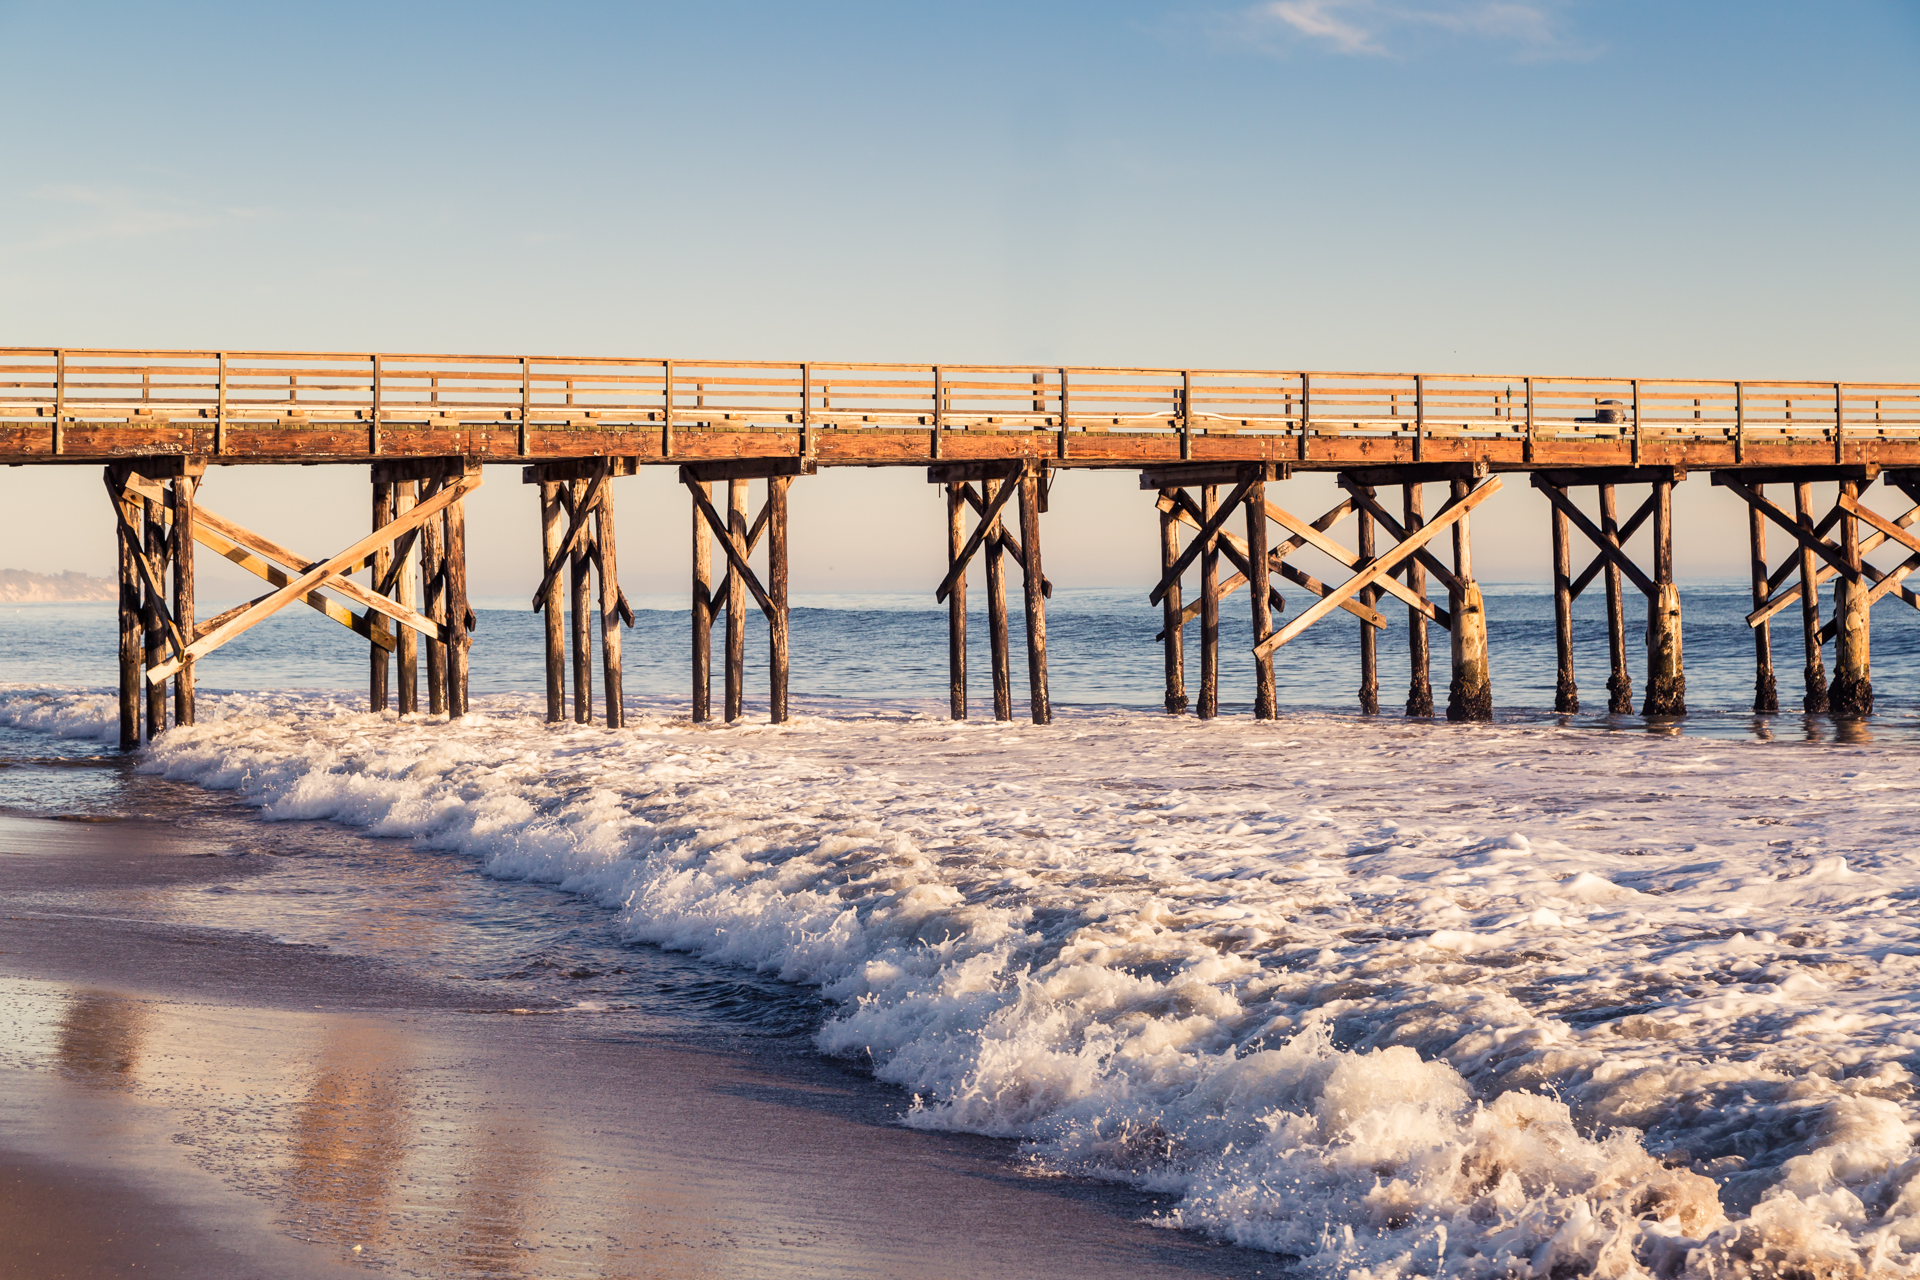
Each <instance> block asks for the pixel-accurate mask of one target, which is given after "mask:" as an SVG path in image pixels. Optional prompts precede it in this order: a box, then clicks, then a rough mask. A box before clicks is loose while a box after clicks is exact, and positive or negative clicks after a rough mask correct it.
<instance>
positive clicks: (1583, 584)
mask: <svg viewBox="0 0 1920 1280" xmlns="http://www.w3.org/2000/svg"><path fill="white" fill-rule="evenodd" d="M1659 506H1660V495H1659V494H1658V493H1650V494H1648V495H1647V500H1646V501H1645V502H1643V503H1641V504H1640V509H1639V510H1638V511H1636V512H1634V513H1633V515H1632V516H1631V517H1629V518H1628V520H1627V522H1626V523H1625V524H1623V525H1621V526H1620V545H1621V546H1622V547H1624V546H1626V545H1627V543H1628V542H1630V541H1632V539H1633V535H1634V534H1636V533H1638V532H1640V526H1641V525H1643V524H1645V523H1646V522H1647V520H1648V519H1649V518H1650V517H1651V516H1652V515H1653V513H1654V511H1655V510H1656V509H1657V508H1658V507H1659ZM1606 567H1607V553H1606V552H1604V551H1602V552H1601V553H1600V554H1599V555H1597V556H1595V557H1594V558H1593V561H1592V563H1590V564H1589V565H1587V567H1586V568H1584V569H1582V570H1581V571H1580V576H1579V577H1577V578H1575V579H1574V580H1573V583H1572V585H1571V586H1569V587H1568V588H1567V598H1568V599H1569V600H1578V599H1579V598H1580V593H1581V592H1582V591H1585V590H1586V589H1587V588H1588V587H1590V586H1592V585H1593V580H1594V579H1595V578H1597V577H1599V576H1600V571H1601V570H1602V569H1604V568H1606Z"/></svg>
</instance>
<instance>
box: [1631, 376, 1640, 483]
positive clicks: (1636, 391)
mask: <svg viewBox="0 0 1920 1280" xmlns="http://www.w3.org/2000/svg"><path fill="white" fill-rule="evenodd" d="M1633 465H1634V466H1636V467H1637V466H1639V465H1640V379H1638V378H1635V379H1634V380H1633Z"/></svg>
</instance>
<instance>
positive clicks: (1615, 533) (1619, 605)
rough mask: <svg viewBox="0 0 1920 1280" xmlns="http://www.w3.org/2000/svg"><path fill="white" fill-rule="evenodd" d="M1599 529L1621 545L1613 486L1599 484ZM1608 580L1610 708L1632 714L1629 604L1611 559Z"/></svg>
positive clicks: (1612, 711) (1610, 711)
mask: <svg viewBox="0 0 1920 1280" xmlns="http://www.w3.org/2000/svg"><path fill="white" fill-rule="evenodd" d="M1600 533H1601V535H1602V536H1603V537H1605V538H1606V540H1607V544H1608V545H1609V546H1613V547H1618V546H1619V545H1620V510H1619V506H1618V504H1617V502H1616V500H1615V497H1614V491H1613V486H1612V485H1610V484H1603V485H1601V486H1600ZM1605 573H1606V581H1607V661H1608V674H1607V712H1608V714H1610V715H1616V716H1627V715H1632V714H1633V677H1632V676H1631V675H1629V674H1628V673H1627V604H1626V599H1625V597H1624V596H1623V595H1622V591H1623V587H1622V583H1621V577H1620V566H1619V565H1617V564H1615V563H1614V562H1613V560H1612V559H1608V561H1607V567H1606V570H1605Z"/></svg>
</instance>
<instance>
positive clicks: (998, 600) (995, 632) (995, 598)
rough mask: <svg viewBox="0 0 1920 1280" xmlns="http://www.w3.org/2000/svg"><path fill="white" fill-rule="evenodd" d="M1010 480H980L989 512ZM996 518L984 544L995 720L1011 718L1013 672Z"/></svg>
mask: <svg viewBox="0 0 1920 1280" xmlns="http://www.w3.org/2000/svg"><path fill="white" fill-rule="evenodd" d="M1012 483H1014V482H1013V481H1012V480H987V481H983V482H982V484H981V488H982V489H983V490H984V492H985V495H986V500H987V509H988V510H992V509H993V500H994V498H995V497H996V496H998V494H999V492H1000V486H1001V485H1003V484H1012ZM1000 533H1001V524H1000V517H999V516H998V515H997V514H996V515H995V516H994V518H993V528H992V529H991V530H990V531H989V532H988V534H987V537H986V541H985V553H986V557H987V640H988V642H989V647H990V648H991V649H992V651H993V718H994V719H995V720H1011V719H1013V672H1012V659H1011V656H1010V654H1009V653H1008V649H1009V643H1008V634H1007V565H1006V560H1005V558H1004V557H1005V556H1006V553H1007V549H1006V545H1005V543H1004V542H1002V541H1001V537H1000Z"/></svg>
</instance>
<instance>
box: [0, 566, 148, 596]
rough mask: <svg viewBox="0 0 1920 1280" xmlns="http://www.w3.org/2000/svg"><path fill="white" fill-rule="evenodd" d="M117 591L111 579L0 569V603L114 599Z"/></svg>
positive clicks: (87, 575)
mask: <svg viewBox="0 0 1920 1280" xmlns="http://www.w3.org/2000/svg"><path fill="white" fill-rule="evenodd" d="M119 597H120V588H119V586H118V585H117V584H116V583H114V582H113V581H112V580H111V579H108V578H95V577H93V576H91V575H89V574H85V573H76V572H74V571H73V570H72V569H69V570H67V571H66V572H65V573H29V572H28V571H27V570H25V569H0V604H52V603H55V602H72V601H84V600H117V599H119Z"/></svg>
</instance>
